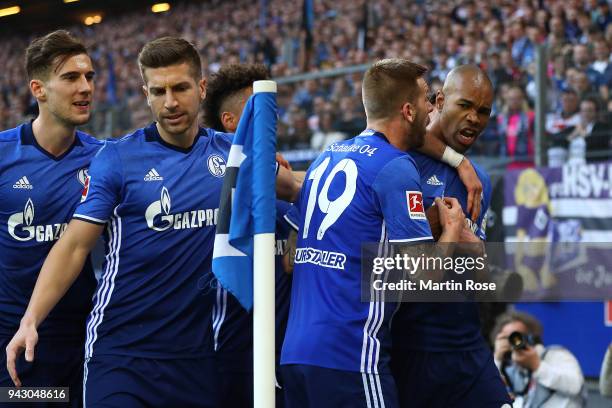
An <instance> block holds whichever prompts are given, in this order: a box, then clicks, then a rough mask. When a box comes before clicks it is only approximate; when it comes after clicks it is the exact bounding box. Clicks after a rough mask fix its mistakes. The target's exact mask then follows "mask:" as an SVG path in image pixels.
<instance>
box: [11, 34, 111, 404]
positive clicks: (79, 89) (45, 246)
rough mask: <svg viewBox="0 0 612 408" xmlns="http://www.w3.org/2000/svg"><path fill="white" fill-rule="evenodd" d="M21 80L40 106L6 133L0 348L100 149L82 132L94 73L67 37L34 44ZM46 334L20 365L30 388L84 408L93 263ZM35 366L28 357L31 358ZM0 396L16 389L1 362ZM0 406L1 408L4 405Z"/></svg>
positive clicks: (47, 323) (43, 328) (85, 263)
mask: <svg viewBox="0 0 612 408" xmlns="http://www.w3.org/2000/svg"><path fill="white" fill-rule="evenodd" d="M25 54H26V58H25V72H26V75H27V77H28V80H29V86H30V90H31V92H32V95H33V96H34V98H36V101H37V103H38V108H39V115H38V117H37V118H36V119H35V120H34V121H33V122H29V123H24V124H22V125H20V126H18V127H16V128H14V129H9V130H6V131H4V132H2V133H0V195H1V196H2V200H0V224H2V232H1V233H0V253H1V254H2V255H1V256H0V345H1V348H2V350H4V349H5V347H6V346H7V345H8V343H9V341H10V339H11V337H12V336H13V334H14V333H15V331H16V330H17V329H18V328H19V320H20V319H21V316H23V313H24V312H25V310H26V307H27V304H28V299H29V298H30V295H31V294H32V290H33V289H34V284H35V283H36V277H37V276H38V272H39V271H40V267H41V266H42V264H43V261H44V259H45V257H46V256H47V254H48V253H49V251H50V250H51V248H52V247H53V245H54V244H55V242H56V241H57V240H58V239H59V237H60V236H61V235H62V233H63V232H64V230H65V229H66V225H67V223H68V221H70V218H71V217H72V213H73V212H74V209H75V207H76V205H77V203H78V201H79V198H80V195H81V191H82V189H83V186H84V184H85V180H86V176H87V169H88V167H89V163H90V162H91V159H92V158H93V156H94V155H95V154H96V152H97V151H98V149H100V147H101V145H102V142H100V141H98V140H96V139H94V138H93V137H91V136H89V135H86V134H85V133H82V132H79V131H77V130H76V127H77V126H79V125H84V124H85V123H87V121H88V120H89V117H90V114H91V103H92V100H93V93H94V82H93V78H94V70H93V67H92V63H91V59H90V58H89V56H88V54H87V50H86V49H85V46H83V44H82V43H81V42H80V41H79V40H77V39H76V38H74V37H73V36H71V35H70V34H69V33H68V32H66V31H54V32H52V33H50V34H47V35H46V36H44V37H41V38H38V39H36V40H34V41H33V42H32V43H31V44H30V45H29V46H28V48H27V49H26V52H25ZM81 269H83V271H82V272H81V274H80V277H79V279H77V280H76V281H75V283H74V285H72V287H71V288H70V289H69V290H68V287H66V289H67V290H68V292H67V294H66V296H65V297H64V298H63V299H62V301H61V302H59V304H58V305H57V307H56V308H55V309H54V310H53V312H52V313H51V314H50V315H49V317H48V318H47V320H46V321H45V323H44V324H42V325H41V326H40V327H39V333H40V335H41V336H42V337H43V338H42V339H41V341H40V343H39V348H38V353H37V359H36V363H34V364H32V363H28V362H26V361H25V360H23V359H19V360H18V361H17V371H18V372H19V376H20V378H21V381H22V384H23V385H25V386H30V387H32V386H54V387H59V386H62V387H70V400H71V405H69V406H79V404H80V402H81V399H80V397H79V395H80V390H81V384H82V376H83V343H84V341H85V320H86V318H87V313H88V312H89V310H91V298H92V296H93V292H94V289H95V285H96V281H95V277H94V273H93V270H92V267H91V263H90V262H89V260H86V259H85V258H84V259H83V262H82V263H81V265H80V266H79V271H80V270H81ZM30 357H31V356H30ZM0 363H1V364H0V387H9V386H12V385H13V382H12V381H11V378H10V377H9V373H8V372H7V370H6V361H5V353H2V357H0ZM0 405H2V404H1V403H0Z"/></svg>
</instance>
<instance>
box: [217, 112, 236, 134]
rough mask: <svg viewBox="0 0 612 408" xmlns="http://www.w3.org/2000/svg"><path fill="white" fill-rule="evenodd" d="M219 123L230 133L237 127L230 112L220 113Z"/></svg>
mask: <svg viewBox="0 0 612 408" xmlns="http://www.w3.org/2000/svg"><path fill="white" fill-rule="evenodd" d="M221 124H222V125H223V129H225V130H226V131H227V132H230V133H232V132H235V131H236V128H237V127H238V124H237V123H236V118H235V117H234V114H233V113H231V112H223V113H222V114H221Z"/></svg>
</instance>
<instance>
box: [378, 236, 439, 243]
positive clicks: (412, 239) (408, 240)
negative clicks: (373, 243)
mask: <svg viewBox="0 0 612 408" xmlns="http://www.w3.org/2000/svg"><path fill="white" fill-rule="evenodd" d="M427 239H429V240H432V241H433V237H431V236H430V237H418V238H406V239H390V240H389V242H391V243H394V242H414V241H425V240H427Z"/></svg>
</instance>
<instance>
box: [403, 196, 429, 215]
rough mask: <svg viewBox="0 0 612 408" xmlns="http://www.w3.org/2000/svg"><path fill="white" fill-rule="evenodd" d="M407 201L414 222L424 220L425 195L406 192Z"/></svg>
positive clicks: (409, 213)
mask: <svg viewBox="0 0 612 408" xmlns="http://www.w3.org/2000/svg"><path fill="white" fill-rule="evenodd" d="M406 201H407V204H408V215H409V216H410V219H413V220H424V219H426V217H425V207H424V206H423V193H421V192H420V191H406Z"/></svg>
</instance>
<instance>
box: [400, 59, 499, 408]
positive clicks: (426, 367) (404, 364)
mask: <svg viewBox="0 0 612 408" xmlns="http://www.w3.org/2000/svg"><path fill="white" fill-rule="evenodd" d="M492 103H493V85H492V84H491V81H490V80H489V78H488V77H487V75H486V74H485V73H484V72H483V71H482V70H481V69H480V68H478V67H477V66H474V65H461V66H459V67H457V68H455V69H453V70H452V71H451V72H450V73H449V74H448V76H447V78H446V81H445V82H444V87H443V89H442V90H441V91H439V93H438V94H437V97H436V109H437V111H438V114H437V116H436V118H435V119H434V121H433V122H432V123H431V124H430V126H429V128H428V130H427V132H428V133H429V135H428V136H430V137H435V138H437V139H438V140H440V141H443V142H445V143H446V144H448V145H449V146H451V147H452V148H453V149H455V150H456V151H457V152H461V153H465V152H466V151H467V150H468V149H469V148H470V146H472V144H473V143H474V142H475V141H476V139H477V138H478V136H479V135H480V134H481V133H482V131H483V130H484V128H485V127H486V125H487V122H488V120H489V115H490V113H491V106H492ZM410 154H411V156H412V157H413V158H414V160H415V161H416V163H417V167H418V169H419V172H420V174H421V186H422V188H423V200H424V204H425V207H426V208H427V207H429V206H431V205H432V203H433V202H434V199H435V198H436V197H444V196H446V197H449V196H450V197H455V198H457V199H458V200H459V203H460V204H461V207H462V208H463V211H464V213H465V217H466V219H465V223H466V227H465V228H464V229H463V230H462V232H461V241H462V242H471V243H473V244H479V243H480V242H481V241H480V240H484V239H485V238H486V235H485V224H486V211H487V209H488V207H489V203H490V201H491V181H490V180H489V176H488V175H487V174H486V173H485V172H484V171H483V170H482V169H481V168H480V167H479V166H478V165H476V164H475V163H472V164H473V165H474V168H475V169H476V172H477V174H478V176H479V178H480V180H481V181H482V185H483V186H484V194H483V196H482V198H481V208H482V211H481V213H480V215H479V218H478V220H477V222H476V223H474V222H472V220H471V219H470V218H469V214H468V211H467V191H466V188H465V187H464V185H463V183H462V182H461V181H460V180H459V177H458V175H457V171H456V170H455V169H453V168H452V167H450V166H448V165H446V164H444V163H441V162H439V161H437V160H434V159H431V158H430V157H427V156H424V155H421V154H418V153H413V152H411V153H410ZM392 338H393V354H392V359H391V361H392V367H393V371H394V374H395V377H396V381H397V387H398V391H399V398H400V404H401V406H402V407H410V408H412V407H417V408H418V407H423V408H430V407H432V408H435V407H440V408H442V407H450V406H452V407H466V408H468V407H483V408H484V407H491V408H499V407H501V406H502V405H503V404H504V403H509V402H510V400H509V399H508V395H507V393H506V391H505V387H504V385H503V383H502V380H501V377H500V375H499V373H498V371H497V369H496V367H495V364H494V362H493V356H492V354H491V351H490V349H489V347H488V346H487V344H486V342H485V340H484V338H483V337H482V335H481V331H480V319H479V316H478V306H477V304H476V303H475V302H469V301H466V302H463V303H404V304H402V305H401V307H400V309H399V311H398V312H397V313H396V314H395V316H394V318H393V326H392Z"/></svg>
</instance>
